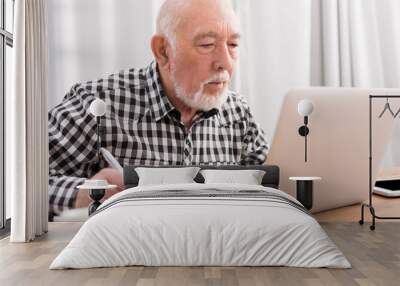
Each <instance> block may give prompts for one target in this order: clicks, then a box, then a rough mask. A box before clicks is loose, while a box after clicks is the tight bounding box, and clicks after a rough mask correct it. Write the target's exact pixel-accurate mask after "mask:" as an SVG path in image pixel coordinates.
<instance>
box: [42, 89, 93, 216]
mask: <svg viewBox="0 0 400 286" xmlns="http://www.w3.org/2000/svg"><path fill="white" fill-rule="evenodd" d="M81 92H82V90H81ZM93 99H94V96H93V95H90V94H85V93H82V94H80V92H79V89H77V88H76V87H74V88H73V89H72V90H71V91H70V93H69V94H67V96H66V97H65V98H64V100H63V102H62V103H61V104H60V105H58V106H56V107H55V108H53V109H52V110H50V111H49V113H48V118H49V126H48V131H49V210H50V212H53V213H56V214H57V213H59V212H60V211H62V210H63V209H65V208H72V207H73V206H74V203H75V198H76V194H77V191H78V190H77V188H76V187H77V186H78V185H80V184H82V183H83V182H84V180H85V178H89V177H91V176H92V175H94V174H93V171H92V165H93V163H94V160H95V158H96V149H95V146H96V138H97V137H96V120H95V118H94V117H93V116H92V115H90V114H89V113H88V111H87V110H88V109H89V104H90V102H91V101H92V100H93Z"/></svg>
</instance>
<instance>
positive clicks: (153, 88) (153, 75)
mask: <svg viewBox="0 0 400 286" xmlns="http://www.w3.org/2000/svg"><path fill="white" fill-rule="evenodd" d="M146 75H147V76H146V79H147V92H148V95H149V102H150V112H151V114H152V116H153V118H154V119H155V120H156V121H158V120H160V119H161V118H163V117H164V116H166V115H167V114H168V113H169V112H170V111H171V110H174V109H175V108H174V106H173V105H172V103H171V102H170V101H169V99H168V97H167V95H166V94H165V92H164V89H163V87H162V83H161V77H160V72H159V70H158V66H157V63H156V62H155V61H153V62H152V63H151V64H150V65H149V66H148V67H147V71H146Z"/></svg>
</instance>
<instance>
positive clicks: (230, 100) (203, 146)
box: [49, 0, 268, 212]
mask: <svg viewBox="0 0 400 286" xmlns="http://www.w3.org/2000/svg"><path fill="white" fill-rule="evenodd" d="M239 39H240V35H239V33H238V26H237V22H236V19H235V15H234V11H233V9H232V7H231V5H230V1H224V0H166V1H165V3H164V4H163V6H162V7H161V9H160V12H159V16H158V20H157V33H156V35H155V36H154V37H153V38H152V41H151V48H152V51H153V54H154V57H155V61H154V62H152V63H151V64H150V65H149V66H148V67H146V68H144V69H131V70H127V71H122V72H120V73H118V74H114V75H111V76H109V77H107V78H105V79H99V80H97V81H93V82H87V83H83V84H77V85H75V86H74V87H73V88H72V89H71V91H70V92H69V93H68V94H67V95H66V96H65V98H64V100H63V102H62V103H61V104H60V105H58V106H56V107H55V108H54V109H53V110H51V111H50V112H49V141H50V143H49V144H50V161H49V164H50V182H49V184H50V189H49V190H50V191H49V192H50V209H51V210H52V211H53V212H57V211H59V210H61V209H63V208H65V207H69V208H71V207H84V206H87V205H88V204H89V202H90V199H89V198H88V196H87V192H84V191H78V190H77V189H76V187H77V186H78V185H79V184H82V183H83V181H84V179H85V178H94V179H99V178H101V179H106V180H108V182H109V183H112V184H116V185H118V186H119V188H117V189H114V190H111V191H110V192H109V193H108V194H107V195H106V196H108V197H109V196H111V195H112V194H114V193H115V192H118V191H120V187H121V186H122V185H123V182H122V177H121V175H120V174H119V173H118V172H117V171H115V170H113V169H110V168H106V164H105V163H104V162H103V164H102V168H103V169H101V170H100V171H99V172H97V173H96V174H95V173H94V171H93V168H92V167H93V164H94V163H95V159H96V120H95V118H94V117H93V116H92V115H91V114H90V113H89V112H88V110H89V106H90V103H91V102H92V101H93V100H94V99H96V98H100V99H102V100H104V101H105V102H106V104H107V112H106V115H105V116H104V118H103V119H102V125H103V126H105V129H106V130H105V133H104V134H103V136H102V146H103V147H105V148H107V149H108V150H109V151H110V152H111V153H112V154H113V155H114V156H115V157H116V159H117V160H118V161H119V162H120V164H121V165H139V164H140V165H197V164H242V165H245V164H262V163H264V162H265V160H266V154H267V150H268V147H267V144H266V142H265V139H264V135H263V131H262V130H261V129H260V127H259V125H258V124H257V123H256V122H255V121H254V118H253V116H252V114H251V112H250V110H249V107H248V105H247V103H246V102H245V100H244V99H243V98H242V97H241V96H240V95H238V94H237V93H234V92H231V91H228V84H229V81H230V79H231V77H232V74H233V71H234V66H235V62H236V60H237V57H238V46H239Z"/></svg>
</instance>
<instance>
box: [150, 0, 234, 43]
mask: <svg viewBox="0 0 400 286" xmlns="http://www.w3.org/2000/svg"><path fill="white" fill-rule="evenodd" d="M215 1H221V0H215ZM191 2H192V0H165V1H164V3H163V4H162V6H161V8H160V11H159V12H158V16H157V26H156V32H157V34H160V35H164V36H165V37H166V38H167V39H168V41H169V42H170V44H171V45H172V48H173V49H174V50H175V49H176V30H177V29H178V27H179V24H180V22H181V21H182V13H180V11H182V10H183V9H185V8H186V7H187V6H189V5H190V4H191ZM225 2H226V3H229V5H230V6H231V7H232V11H233V6H232V1H231V0H225Z"/></svg>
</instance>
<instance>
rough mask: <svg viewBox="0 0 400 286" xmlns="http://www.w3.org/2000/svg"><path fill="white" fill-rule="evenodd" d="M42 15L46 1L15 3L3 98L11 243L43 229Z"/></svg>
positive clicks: (45, 170) (44, 40)
mask: <svg viewBox="0 0 400 286" xmlns="http://www.w3.org/2000/svg"><path fill="white" fill-rule="evenodd" d="M46 15H47V13H46V0H21V1H16V3H15V25H14V26H15V38H14V41H15V42H14V63H15V64H14V72H13V93H12V94H11V96H10V97H9V98H6V104H7V106H8V108H7V113H6V122H7V130H6V134H7V139H6V150H7V155H6V165H7V167H8V172H7V177H6V186H7V188H10V189H11V193H12V197H11V203H12V208H11V209H12V212H11V237H10V241H11V242H28V241H31V240H34V239H35V237H36V236H40V235H42V234H43V233H44V232H47V227H48V223H47V222H48V135H47V76H48V75H47V62H48V60H47V56H48V55H47V19H46ZM7 102H8V103H7Z"/></svg>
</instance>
